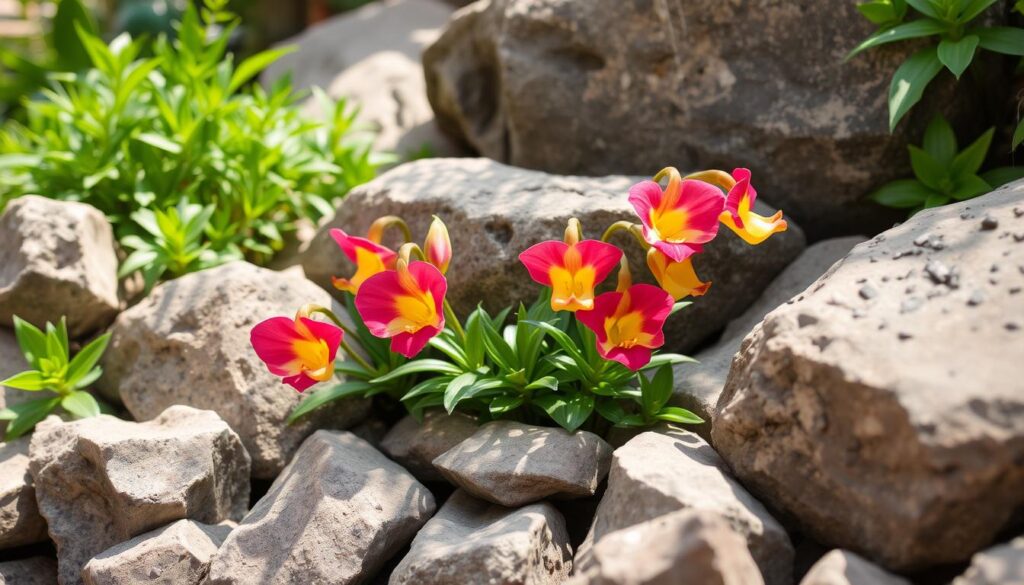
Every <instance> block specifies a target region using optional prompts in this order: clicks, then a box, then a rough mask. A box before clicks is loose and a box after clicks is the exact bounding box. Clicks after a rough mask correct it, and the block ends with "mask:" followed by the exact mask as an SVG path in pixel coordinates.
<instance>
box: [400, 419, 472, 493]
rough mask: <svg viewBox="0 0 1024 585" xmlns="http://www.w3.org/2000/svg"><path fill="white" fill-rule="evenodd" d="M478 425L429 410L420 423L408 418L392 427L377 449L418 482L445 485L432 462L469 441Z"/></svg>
mask: <svg viewBox="0 0 1024 585" xmlns="http://www.w3.org/2000/svg"><path fill="white" fill-rule="evenodd" d="M478 426H479V425H478V424H477V422H476V419H474V418H473V417H471V416H469V415H466V414H463V413H459V412H456V413H452V414H448V413H447V412H445V411H444V410H441V409H434V410H429V411H427V413H426V414H425V415H424V416H423V421H422V422H420V421H418V420H416V419H415V418H414V417H413V416H411V415H409V416H406V417H405V418H403V419H402V420H400V421H398V423H397V424H395V426H393V427H391V430H390V431H388V434H387V435H385V436H384V439H383V440H382V441H381V444H380V448H381V450H382V451H384V453H385V454H387V456H388V457H390V458H392V459H394V460H395V461H397V462H398V463H399V464H400V465H401V466H402V467H404V468H406V469H407V470H409V473H411V474H413V475H415V476H416V479H418V480H420V481H444V476H442V475H441V472H439V471H438V470H437V469H435V468H434V459H437V458H438V457H439V456H440V455H442V454H443V453H444V452H445V451H447V450H449V449H451V448H452V447H454V446H456V445H458V444H459V443H461V442H462V441H464V440H466V439H468V438H469V437H471V436H472V435H473V433H475V432H476V430H477V427H478Z"/></svg>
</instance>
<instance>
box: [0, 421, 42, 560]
mask: <svg viewBox="0 0 1024 585" xmlns="http://www.w3.org/2000/svg"><path fill="white" fill-rule="evenodd" d="M28 446H29V439H28V437H22V438H20V439H15V440H14V441H10V442H7V443H0V549H5V548H11V547H14V546H21V545H23V544H32V543H35V542H42V541H44V540H46V521H45V520H43V517H42V516H40V515H39V507H38V506H37V505H36V490H35V487H33V484H32V475H31V474H30V473H29V472H28Z"/></svg>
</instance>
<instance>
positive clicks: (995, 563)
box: [953, 536, 1024, 585]
mask: <svg viewBox="0 0 1024 585" xmlns="http://www.w3.org/2000/svg"><path fill="white" fill-rule="evenodd" d="M1021 584H1024V536H1020V537H1017V538H1015V539H1013V540H1011V541H1010V542H1007V543H1005V544H1000V545H998V546H993V547H992V548H987V549H985V550H983V551H981V552H979V553H977V554H975V555H974V556H973V557H972V558H971V566H969V567H967V571H965V572H964V574H963V575H960V576H959V577H957V578H956V579H954V580H953V585H1021Z"/></svg>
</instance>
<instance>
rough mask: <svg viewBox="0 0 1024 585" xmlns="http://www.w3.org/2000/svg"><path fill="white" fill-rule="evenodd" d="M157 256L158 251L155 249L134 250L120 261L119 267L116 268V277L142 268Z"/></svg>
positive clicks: (158, 254)
mask: <svg viewBox="0 0 1024 585" xmlns="http://www.w3.org/2000/svg"><path fill="white" fill-rule="evenodd" d="M159 258H160V253H159V252H157V251H156V250H153V249H148V250H135V251H134V252H132V253H131V254H129V255H128V257H127V258H125V259H124V262H122V263H121V267H120V268H119V269H118V270H117V277H118V278H124V277H126V276H128V275H129V274H131V273H133V272H135V271H137V270H142V269H143V268H145V267H147V266H149V265H150V264H153V263H154V262H156V261H157V260H158V259H159Z"/></svg>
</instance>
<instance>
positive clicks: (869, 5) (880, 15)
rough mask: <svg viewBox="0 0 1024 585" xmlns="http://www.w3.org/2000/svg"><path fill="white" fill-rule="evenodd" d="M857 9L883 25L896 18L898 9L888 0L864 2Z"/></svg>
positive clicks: (874, 21)
mask: <svg viewBox="0 0 1024 585" xmlns="http://www.w3.org/2000/svg"><path fill="white" fill-rule="evenodd" d="M857 10H858V11H859V12H860V13H861V14H863V15H864V18H867V19H868V20H870V21H871V22H873V23H874V24H878V25H882V24H887V23H889V22H893V21H895V20H896V11H895V10H893V7H892V4H889V3H888V2H879V1H877V0H876V1H874V2H862V3H861V4H858V5H857Z"/></svg>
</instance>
